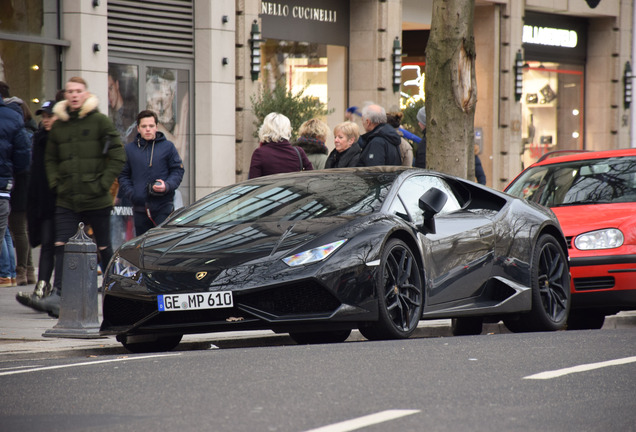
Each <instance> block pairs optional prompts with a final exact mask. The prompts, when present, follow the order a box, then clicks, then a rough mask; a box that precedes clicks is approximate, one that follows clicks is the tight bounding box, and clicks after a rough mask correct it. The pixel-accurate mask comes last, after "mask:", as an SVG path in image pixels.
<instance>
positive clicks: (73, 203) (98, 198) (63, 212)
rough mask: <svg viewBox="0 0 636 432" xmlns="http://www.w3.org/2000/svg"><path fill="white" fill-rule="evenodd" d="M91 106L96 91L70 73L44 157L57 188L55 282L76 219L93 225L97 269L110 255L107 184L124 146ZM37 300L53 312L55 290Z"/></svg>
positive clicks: (122, 158) (115, 173) (115, 171)
mask: <svg viewBox="0 0 636 432" xmlns="http://www.w3.org/2000/svg"><path fill="white" fill-rule="evenodd" d="M97 106H98V100H97V97H96V96H94V95H92V94H91V93H89V92H88V90H87V84H86V81H84V79H83V78H80V77H72V78H70V79H69V80H68V82H67V83H66V85H65V100H63V101H60V102H58V103H57V104H56V105H55V107H54V108H53V113H54V114H55V115H57V118H58V120H57V121H56V122H55V123H54V124H53V127H52V129H51V131H50V132H49V137H48V142H47V144H46V153H45V159H44V163H45V167H46V176H47V179H48V181H49V186H50V188H51V189H52V190H55V191H56V192H57V201H56V209H55V228H56V232H55V278H56V279H57V278H58V277H59V278H60V282H61V280H62V279H61V277H62V271H63V268H64V266H63V260H64V245H65V244H66V242H67V241H68V239H69V238H70V237H72V236H73V235H75V233H76V232H77V227H78V224H79V223H80V222H84V224H86V225H90V226H91V227H92V228H93V233H94V235H95V241H96V243H97V250H98V252H99V257H100V265H101V267H102V271H105V270H106V266H107V265H108V262H109V261H110V258H111V257H112V255H113V250H112V247H111V243H110V212H111V208H112V206H113V196H112V195H111V193H110V187H111V185H112V184H113V182H114V181H115V179H116V178H117V176H118V175H119V173H120V172H121V169H122V167H123V166H124V163H125V162H126V152H125V151H124V147H123V145H122V143H121V139H120V136H119V132H118V131H117V129H116V128H115V126H114V124H113V122H112V121H111V120H110V119H109V118H108V116H106V115H104V114H102V113H100V112H99V111H98V110H97ZM54 285H55V286H61V283H60V284H54ZM41 302H42V304H41V305H39V306H40V307H42V308H43V309H44V310H46V311H48V312H49V314H51V315H54V316H57V315H59V303H60V293H59V292H57V291H54V292H53V293H52V294H51V295H50V296H49V297H47V298H45V299H42V300H41Z"/></svg>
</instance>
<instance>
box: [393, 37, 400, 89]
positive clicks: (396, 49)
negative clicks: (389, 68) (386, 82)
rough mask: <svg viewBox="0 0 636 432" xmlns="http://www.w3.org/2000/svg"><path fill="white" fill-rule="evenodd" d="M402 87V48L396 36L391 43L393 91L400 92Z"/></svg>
mask: <svg viewBox="0 0 636 432" xmlns="http://www.w3.org/2000/svg"><path fill="white" fill-rule="evenodd" d="M401 85H402V47H401V46H400V39H399V38H398V37H397V36H396V37H395V40H394V41H393V91H394V92H397V91H399V90H400V86H401Z"/></svg>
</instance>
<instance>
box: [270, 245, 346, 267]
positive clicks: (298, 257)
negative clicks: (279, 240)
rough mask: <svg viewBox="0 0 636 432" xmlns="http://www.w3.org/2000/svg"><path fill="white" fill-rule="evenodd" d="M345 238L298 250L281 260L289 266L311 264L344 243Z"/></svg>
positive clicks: (322, 258)
mask: <svg viewBox="0 0 636 432" xmlns="http://www.w3.org/2000/svg"><path fill="white" fill-rule="evenodd" d="M346 241H347V240H338V241H335V242H333V243H329V244H326V245H323V246H319V247H317V248H313V249H309V250H306V251H304V252H299V253H297V254H294V255H292V256H288V257H287V258H283V262H284V263H285V264H287V265H288V266H290V267H294V266H299V265H303V264H311V263H315V262H318V261H322V260H324V259H326V258H327V257H328V256H329V255H331V254H332V253H334V252H335V251H336V250H337V249H338V248H339V247H340V246H342V245H343V244H345V242H346Z"/></svg>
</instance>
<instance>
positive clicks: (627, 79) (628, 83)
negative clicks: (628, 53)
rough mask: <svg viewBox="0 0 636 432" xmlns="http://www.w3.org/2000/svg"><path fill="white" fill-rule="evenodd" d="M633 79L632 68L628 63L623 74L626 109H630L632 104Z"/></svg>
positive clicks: (624, 104)
mask: <svg viewBox="0 0 636 432" xmlns="http://www.w3.org/2000/svg"><path fill="white" fill-rule="evenodd" d="M632 78H633V76H632V66H631V65H630V64H629V62H626V63H625V72H624V73H623V106H624V107H625V109H629V106H630V105H631V103H632Z"/></svg>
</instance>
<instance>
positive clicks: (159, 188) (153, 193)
mask: <svg viewBox="0 0 636 432" xmlns="http://www.w3.org/2000/svg"><path fill="white" fill-rule="evenodd" d="M157 122H158V120H157V114H155V112H154V111H150V110H144V111H141V112H140V113H139V114H138V115H137V132H138V133H137V136H136V137H135V139H134V141H132V142H130V143H128V144H126V164H125V165H124V169H123V170H122V172H121V174H120V175H119V195H120V196H122V197H126V198H128V199H129V200H130V201H131V202H132V205H133V216H134V220H135V234H136V235H138V236H139V235H141V234H143V233H145V232H146V231H148V230H149V229H150V228H152V227H154V226H156V225H159V224H160V223H161V222H163V221H164V220H166V218H167V217H168V216H169V215H170V213H172V211H173V210H174V206H173V200H174V193H175V190H176V189H177V188H178V187H179V185H180V184H181V180H183V173H184V169H183V162H182V161H181V157H180V156H179V153H178V152H177V149H176V148H175V146H174V144H173V143H172V142H170V141H168V140H167V139H166V137H165V135H164V134H163V133H162V132H159V131H157Z"/></svg>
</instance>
